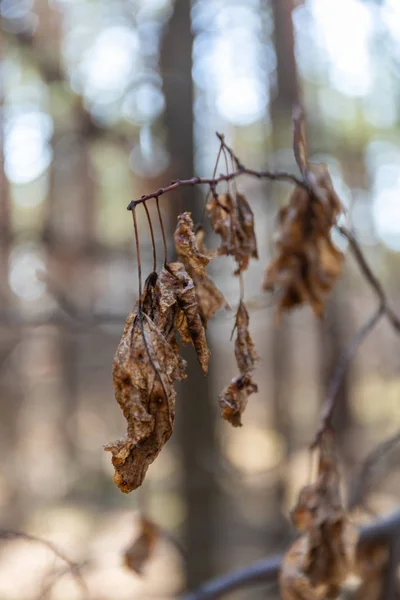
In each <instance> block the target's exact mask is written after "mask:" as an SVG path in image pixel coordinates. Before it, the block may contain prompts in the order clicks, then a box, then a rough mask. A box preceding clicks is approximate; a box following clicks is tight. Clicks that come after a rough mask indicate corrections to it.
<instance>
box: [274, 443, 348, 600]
mask: <svg viewBox="0 0 400 600" xmlns="http://www.w3.org/2000/svg"><path fill="white" fill-rule="evenodd" d="M319 450H320V459H319V468H318V476H317V480H316V482H315V483H314V484H311V485H307V486H305V487H304V488H302V490H301V491H300V494H299V498H298V502H297V505H296V506H295V508H294V510H293V511H292V519H293V522H294V524H295V525H296V527H297V529H299V530H300V531H302V532H303V535H302V536H301V537H300V538H299V539H298V540H297V541H296V542H295V543H294V544H293V545H292V546H291V547H290V548H289V550H288V552H287V553H286V554H285V556H284V559H283V562H282V567H281V572H280V590H281V597H282V599H283V600H297V599H298V598H304V600H323V599H325V598H332V599H333V598H337V597H338V595H339V593H340V590H341V587H342V585H343V583H344V581H345V580H346V579H347V577H348V576H349V574H350V573H351V572H352V571H353V570H354V567H355V553H356V544H357V539H358V533H357V530H356V528H355V527H354V526H353V525H352V523H351V522H350V521H349V519H348V517H347V515H346V513H345V511H344V508H343V505H342V501H341V497H340V489H339V484H340V481H339V473H338V469H337V464H336V457H335V454H334V445H333V438H332V436H331V434H330V432H325V434H324V435H323V436H322V438H321V441H320V446H319Z"/></svg>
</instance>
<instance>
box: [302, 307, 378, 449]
mask: <svg viewBox="0 0 400 600" xmlns="http://www.w3.org/2000/svg"><path fill="white" fill-rule="evenodd" d="M384 312H385V311H384V307H383V306H379V307H378V309H377V310H376V311H375V312H374V313H373V314H372V315H371V316H370V317H369V319H368V320H367V321H366V323H364V325H363V326H362V327H361V328H360V329H358V331H357V332H356V333H355V334H354V336H353V337H352V339H351V340H350V343H349V344H348V345H347V347H346V348H345V349H344V352H343V353H342V354H341V356H340V357H339V360H338V362H337V363H336V366H335V369H334V371H333V374H332V377H331V379H330V381H329V385H328V391H327V394H326V397H325V401H324V405H323V408H322V412H321V419H320V425H319V428H318V430H317V433H316V436H315V439H314V442H313V444H312V446H315V445H316V444H317V443H318V440H319V439H320V437H321V434H322V433H323V432H324V431H325V430H326V429H327V428H329V427H330V426H331V421H332V417H333V413H334V408H335V400H336V397H337V394H338V392H339V390H340V386H341V384H342V381H343V377H344V376H345V374H346V371H347V369H348V366H349V364H350V362H351V360H352V359H353V357H354V355H355V353H356V352H357V350H358V348H359V346H360V345H361V343H362V342H363V341H364V340H365V338H366V337H367V335H368V334H369V333H371V331H372V330H373V329H374V327H375V325H376V324H377V323H378V321H379V320H380V318H381V317H382V316H383V315H384Z"/></svg>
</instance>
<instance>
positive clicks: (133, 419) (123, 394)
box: [105, 313, 183, 493]
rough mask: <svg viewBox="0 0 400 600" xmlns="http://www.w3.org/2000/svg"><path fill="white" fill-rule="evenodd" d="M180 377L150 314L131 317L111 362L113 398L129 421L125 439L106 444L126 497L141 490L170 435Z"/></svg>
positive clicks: (171, 352) (179, 368)
mask: <svg viewBox="0 0 400 600" xmlns="http://www.w3.org/2000/svg"><path fill="white" fill-rule="evenodd" d="M182 378H183V373H182V364H181V362H180V361H179V358H178V356H177V355H176V353H175V352H174V349H173V348H172V347H171V345H170V344H169V343H168V342H167V340H166V339H165V337H164V336H163V335H162V333H161V332H160V330H159V329H158V328H157V326H156V325H155V324H154V322H153V321H152V320H151V319H150V318H149V317H148V315H146V314H144V313H142V315H141V316H140V315H139V314H137V313H131V314H130V315H129V316H128V318H127V320H126V324H125V330H124V333H123V335H122V338H121V341H120V343H119V346H118V348H117V351H116V354H115V358H114V363H113V382H114V392H115V397H116V399H117V401H118V403H119V405H120V406H121V408H122V411H123V413H124V417H125V418H126V420H127V422H128V431H127V434H126V436H125V437H124V438H123V439H121V440H118V441H116V442H112V443H110V444H107V445H106V446H105V450H108V451H109V452H111V453H112V463H113V465H114V467H115V476H114V482H115V483H116V484H117V485H118V487H119V488H120V489H121V490H122V491H123V492H125V493H128V492H131V491H132V490H134V489H136V488H137V487H139V486H140V485H141V484H142V482H143V479H144V477H145V475H146V472H147V469H148V467H149V465H150V464H151V463H152V462H153V461H154V459H155V458H156V457H157V455H158V453H159V452H160V450H161V448H162V447H163V446H164V444H165V443H166V442H167V441H168V439H169V438H170V436H171V434H172V429H173V423H174V416H175V396H176V392H175V390H174V388H173V384H174V382H175V381H177V380H180V379H182Z"/></svg>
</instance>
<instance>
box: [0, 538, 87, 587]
mask: <svg viewBox="0 0 400 600" xmlns="http://www.w3.org/2000/svg"><path fill="white" fill-rule="evenodd" d="M0 539H2V540H16V539H22V540H27V541H29V542H36V543H38V544H41V545H42V546H45V547H46V548H48V549H49V550H50V551H51V552H53V554H55V556H57V558H59V559H61V560H62V561H64V562H65V563H66V564H67V566H68V570H69V572H70V573H71V575H72V576H73V577H74V578H75V580H76V583H77V585H78V586H79V587H80V588H81V591H82V594H83V596H84V597H86V598H88V597H89V590H88V588H87V585H86V582H85V580H84V578H83V576H82V574H81V572H80V565H79V564H78V563H76V562H74V561H72V560H71V559H70V558H68V556H66V555H65V554H64V552H62V551H61V550H59V548H57V546H55V545H54V544H53V543H52V542H49V541H47V540H44V539H42V538H38V537H36V536H34V535H30V534H29V533H25V532H23V531H12V530H7V529H1V530H0Z"/></svg>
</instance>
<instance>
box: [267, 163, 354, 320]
mask: <svg viewBox="0 0 400 600" xmlns="http://www.w3.org/2000/svg"><path fill="white" fill-rule="evenodd" d="M308 173H309V176H310V179H311V180H313V181H315V189H316V190H317V189H318V190H319V192H318V196H316V195H314V194H312V195H310V193H309V192H308V191H307V190H305V189H303V188H300V187H299V188H296V189H295V190H294V191H293V193H292V195H291V197H290V199H289V205H288V206H287V207H284V208H282V209H281V210H280V212H279V218H278V227H279V232H278V236H277V240H276V246H277V251H278V252H277V255H276V257H275V258H274V259H273V260H272V262H271V264H270V265H269V266H268V268H267V269H266V272H265V278H264V284H263V287H264V289H266V290H277V293H278V298H279V300H278V306H277V314H278V316H279V314H280V313H282V312H283V311H286V310H291V309H292V308H295V307H297V306H300V305H302V304H309V305H310V306H311V307H312V309H313V311H314V313H315V314H316V315H317V316H321V314H322V312H323V309H324V304H325V299H326V296H327V294H328V293H329V292H330V291H331V289H332V288H333V286H334V284H335V282H336V280H337V278H338V276H339V275H340V272H341V268H342V263H343V254H342V252H340V251H339V250H338V249H337V248H336V247H335V246H334V244H333V242H332V239H331V230H332V227H333V225H334V224H335V223H336V220H337V218H338V216H339V215H340V213H341V210H342V209H341V205H340V201H339V199H338V197H337V196H336V194H335V192H334V190H333V187H332V182H331V179H330V177H329V173H328V172H327V170H326V166H325V165H311V166H310V167H309V171H308ZM314 176H315V177H314ZM313 177H314V179H313Z"/></svg>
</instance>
